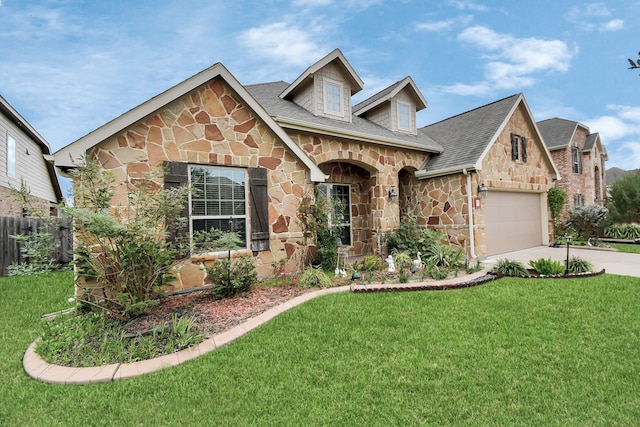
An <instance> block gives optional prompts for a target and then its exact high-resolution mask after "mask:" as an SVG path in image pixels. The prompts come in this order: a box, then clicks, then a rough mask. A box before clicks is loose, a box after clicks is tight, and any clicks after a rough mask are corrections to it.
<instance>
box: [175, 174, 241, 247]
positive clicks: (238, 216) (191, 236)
mask: <svg viewBox="0 0 640 427" xmlns="http://www.w3.org/2000/svg"><path fill="white" fill-rule="evenodd" d="M193 168H205V169H228V170H234V171H237V170H242V171H243V172H244V200H245V206H244V215H234V218H243V219H244V221H245V227H246V229H245V238H244V240H245V242H244V248H238V249H234V250H232V251H231V252H235V251H246V250H248V249H250V247H251V241H250V237H251V224H250V218H249V213H248V212H249V203H250V201H249V185H250V183H249V176H248V170H247V169H245V168H233V167H227V166H218V165H197V164H193V165H189V173H188V178H189V186H190V187H191V188H193V187H192V185H193V182H192V181H191V169H193ZM191 196H192V192H191V191H189V200H188V203H189V205H188V208H189V240H190V241H191V242H192V241H193V220H194V219H225V218H226V219H228V216H226V215H224V216H217V215H213V216H212V215H193V213H192V211H191ZM227 252H229V251H228V250H221V251H211V252H208V253H210V254H226V253H227ZM198 255H200V254H198Z"/></svg>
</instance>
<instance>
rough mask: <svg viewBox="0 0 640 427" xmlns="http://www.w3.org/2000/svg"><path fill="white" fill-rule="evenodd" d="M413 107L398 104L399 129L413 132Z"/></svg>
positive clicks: (401, 103)
mask: <svg viewBox="0 0 640 427" xmlns="http://www.w3.org/2000/svg"><path fill="white" fill-rule="evenodd" d="M410 114H411V106H410V105H409V104H407V103H405V102H398V129H399V130H404V131H410V130H411V115H410Z"/></svg>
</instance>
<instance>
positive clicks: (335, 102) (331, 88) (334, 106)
mask: <svg viewBox="0 0 640 427" xmlns="http://www.w3.org/2000/svg"><path fill="white" fill-rule="evenodd" d="M341 104H342V103H341V102H340V86H338V85H336V84H333V83H327V110H329V111H335V112H337V113H339V112H341V111H342V108H341Z"/></svg>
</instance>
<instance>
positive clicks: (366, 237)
mask: <svg viewBox="0 0 640 427" xmlns="http://www.w3.org/2000/svg"><path fill="white" fill-rule="evenodd" d="M318 166H319V167H320V170H322V172H324V173H325V174H326V175H328V176H329V178H328V179H327V181H326V182H325V183H323V184H320V185H321V188H322V191H325V192H326V193H327V195H329V196H332V197H336V198H338V199H340V200H341V201H342V203H343V204H344V205H347V206H349V210H348V212H345V214H344V215H343V218H342V219H341V220H342V222H341V225H342V226H343V236H342V243H343V244H344V245H346V246H349V247H350V248H351V250H350V254H351V255H355V256H361V255H366V254H370V253H372V252H373V242H372V230H373V218H372V213H371V212H372V211H371V200H372V187H373V186H374V185H375V178H373V177H372V174H371V172H370V171H368V170H367V169H365V168H363V167H361V166H359V165H356V164H353V163H346V162H327V163H322V164H320V165H318Z"/></svg>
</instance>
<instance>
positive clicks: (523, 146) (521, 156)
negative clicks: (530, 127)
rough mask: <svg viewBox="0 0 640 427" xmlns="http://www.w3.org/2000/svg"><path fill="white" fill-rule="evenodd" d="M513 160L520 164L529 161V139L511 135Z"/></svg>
mask: <svg viewBox="0 0 640 427" xmlns="http://www.w3.org/2000/svg"><path fill="white" fill-rule="evenodd" d="M511 159H512V160H515V161H519V162H525V163H526V161H527V138H525V137H524V136H520V135H516V134H515V133H512V134H511Z"/></svg>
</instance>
